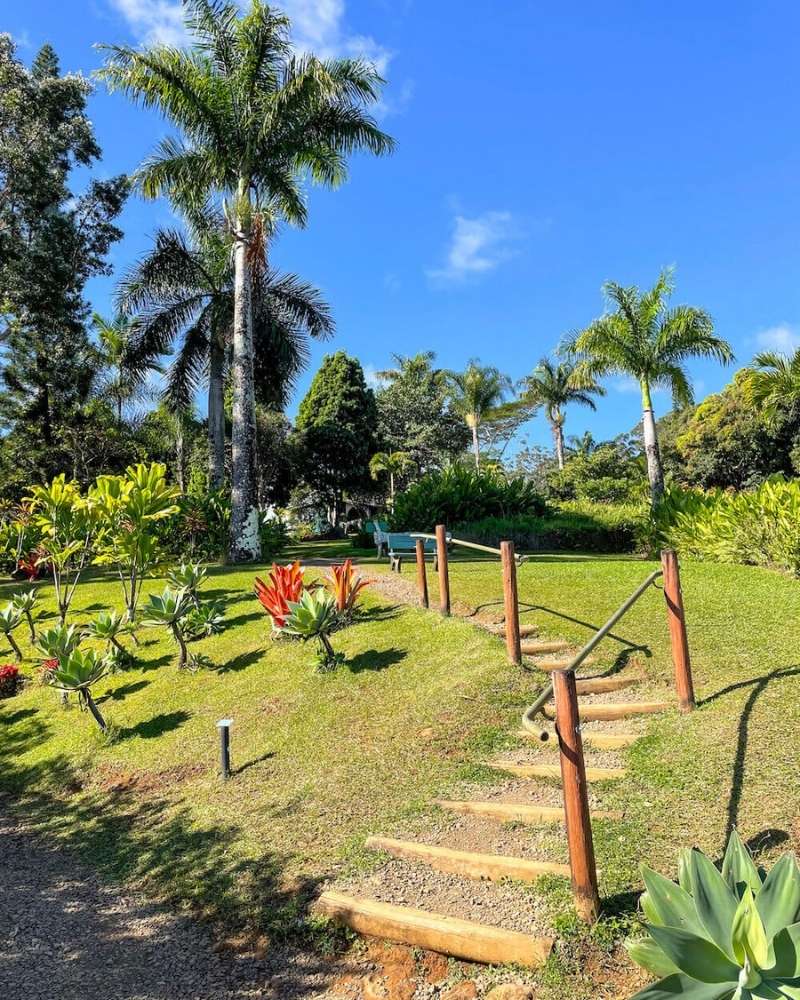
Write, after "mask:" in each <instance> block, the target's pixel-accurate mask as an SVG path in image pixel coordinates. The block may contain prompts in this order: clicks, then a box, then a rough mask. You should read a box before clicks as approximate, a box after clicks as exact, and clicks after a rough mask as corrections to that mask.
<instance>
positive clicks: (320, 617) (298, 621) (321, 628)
mask: <svg viewBox="0 0 800 1000" xmlns="http://www.w3.org/2000/svg"><path fill="white" fill-rule="evenodd" d="M338 617H339V616H338V613H337V611H336V602H335V601H334V599H333V597H332V596H331V595H330V594H329V593H328V592H327V591H325V590H322V589H316V590H304V591H303V593H302V594H301V595H300V598H299V600H298V601H296V602H294V603H292V604H291V605H290V607H289V615H288V617H287V619H286V622H285V624H284V626H283V632H285V633H286V634H287V635H293V636H297V638H298V639H301V640H302V641H303V642H310V641H311V640H312V639H316V641H317V643H318V652H317V669H318V670H319V671H321V672H324V671H328V670H335V669H336V667H338V666H339V664H340V663H343V662H344V654H343V653H336V652H334V649H333V646H332V645H331V641H330V634H331V632H332V631H333V630H334V629H335V628H336V625H337V623H338Z"/></svg>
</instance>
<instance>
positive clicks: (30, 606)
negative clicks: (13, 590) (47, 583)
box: [11, 589, 39, 642]
mask: <svg viewBox="0 0 800 1000" xmlns="http://www.w3.org/2000/svg"><path fill="white" fill-rule="evenodd" d="M11 603H12V604H13V605H14V607H15V608H16V609H17V611H19V613H20V614H21V615H22V616H23V617H24V618H25V621H27V623H28V629H29V631H30V636H31V642H36V630H35V629H34V627H33V612H34V610H35V609H36V605H37V604H38V603H39V595H38V594H37V593H36V590H35V589H34V590H23V591H22V592H21V593H19V594H15V595H14V597H13V598H12V599H11Z"/></svg>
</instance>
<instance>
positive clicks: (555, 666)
mask: <svg viewBox="0 0 800 1000" xmlns="http://www.w3.org/2000/svg"><path fill="white" fill-rule="evenodd" d="M571 663H572V657H571V656H569V657H566V656H565V657H563V658H562V659H559V660H537V661H536V667H537V669H538V670H547V671H548V672H549V671H551V670H566V669H567V668H568V667H569V666H570V665H571ZM595 663H597V657H596V656H587V657H586V659H585V660H584V661H583V662H582V663H581V667H591V666H592V665H593V664H595ZM579 669H580V668H579Z"/></svg>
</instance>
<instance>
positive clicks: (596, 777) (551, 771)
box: [487, 760, 626, 781]
mask: <svg viewBox="0 0 800 1000" xmlns="http://www.w3.org/2000/svg"><path fill="white" fill-rule="evenodd" d="M487 766H488V767H491V768H494V769H495V770H496V771H505V772H506V773H508V774H514V775H516V776H517V777H518V778H555V779H557V780H558V781H560V780H561V765H560V764H514V763H512V762H511V761H503V760H500V761H497V762H496V763H494V764H489V765H487ZM625 773H626V772H625V768H624V767H587V768H586V780H587V781H616V780H618V779H619V778H624V777H625Z"/></svg>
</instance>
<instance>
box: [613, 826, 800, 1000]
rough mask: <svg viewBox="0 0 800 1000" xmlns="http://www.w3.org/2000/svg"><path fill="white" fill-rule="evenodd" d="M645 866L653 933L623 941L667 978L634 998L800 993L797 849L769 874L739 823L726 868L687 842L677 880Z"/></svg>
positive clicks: (764, 998) (772, 999) (783, 997)
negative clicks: (750, 849)
mask: <svg viewBox="0 0 800 1000" xmlns="http://www.w3.org/2000/svg"><path fill="white" fill-rule="evenodd" d="M642 874H643V877H644V883H645V887H646V889H647V891H646V892H645V894H644V895H643V897H642V909H643V910H644V914H645V917H646V918H647V923H646V924H645V927H646V929H647V932H648V934H649V935H650V937H649V938H644V939H641V940H636V941H629V942H628V943H627V945H626V947H627V949H628V953H629V954H630V956H631V958H632V959H633V960H634V961H635V962H637V963H638V964H639V965H641V966H642V967H643V968H645V969H647V971H648V972H651V973H653V974H654V975H656V976H661V977H663V978H662V979H661V980H660V981H659V982H658V983H656V984H654V985H652V986H647V987H645V989H643V990H640V991H639V992H638V993H637V994H636V997H635V998H634V1000H666V998H667V997H672V996H682V997H687V998H693V1000H798V998H800V923H798V920H799V919H800V869H798V866H797V861H796V859H795V857H794V855H793V854H786V855H784V857H782V858H781V860H780V861H778V863H777V864H776V865H775V866H774V867H773V868H772V870H771V871H770V873H769V874H768V875H765V874H764V873H763V872H762V871H760V870H759V869H758V868H757V867H756V865H755V863H754V862H753V859H752V857H751V856H750V853H749V852H748V850H747V848H746V847H745V845H744V844H743V843H742V841H741V838H740V837H739V835H738V834H737V833H736V831H735V830H734V831H733V832H732V833H731V836H730V839H729V840H728V846H727V849H726V851H725V857H724V860H723V862H722V872H721V873H720V872H719V871H718V870H717V868H716V867H715V866H714V864H713V863H712V862H711V861H710V860H709V859H708V858H707V857H706V856H705V854H703V853H702V851H698V850H686V851H684V852H683V853H682V854H681V857H680V862H679V869H678V884H677V885H676V884H675V883H674V882H671V881H670V880H669V879H668V878H664V876H663V875H659V874H657V873H656V872H654V871H651V870H650V869H649V868H643V869H642Z"/></svg>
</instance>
